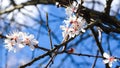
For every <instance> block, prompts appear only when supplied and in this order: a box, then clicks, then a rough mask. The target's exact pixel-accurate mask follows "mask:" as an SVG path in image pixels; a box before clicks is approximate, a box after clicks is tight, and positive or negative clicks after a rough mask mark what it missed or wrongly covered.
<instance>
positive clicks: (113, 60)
mask: <svg viewBox="0 0 120 68" xmlns="http://www.w3.org/2000/svg"><path fill="white" fill-rule="evenodd" d="M103 57H104V58H105V59H104V60H103V62H104V63H105V64H106V63H108V64H109V67H112V63H113V62H115V61H117V59H115V57H113V56H110V55H109V54H107V53H103Z"/></svg>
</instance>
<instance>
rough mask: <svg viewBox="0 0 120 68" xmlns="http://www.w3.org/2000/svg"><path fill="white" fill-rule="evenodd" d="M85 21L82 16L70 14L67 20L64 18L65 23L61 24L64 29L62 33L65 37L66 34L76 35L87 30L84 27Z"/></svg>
mask: <svg viewBox="0 0 120 68" xmlns="http://www.w3.org/2000/svg"><path fill="white" fill-rule="evenodd" d="M84 25H85V22H84V21H82V17H78V18H77V17H76V16H70V17H69V18H68V19H67V20H64V25H62V26H60V28H61V29H62V30H63V32H62V35H63V37H64V38H65V37H66V35H69V37H70V38H71V37H74V36H75V35H78V34H79V32H80V31H82V32H85V30H84V29H83V27H84Z"/></svg>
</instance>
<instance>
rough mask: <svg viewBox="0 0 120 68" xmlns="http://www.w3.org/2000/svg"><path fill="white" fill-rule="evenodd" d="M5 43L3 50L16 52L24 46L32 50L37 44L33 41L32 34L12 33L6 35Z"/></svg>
mask: <svg viewBox="0 0 120 68" xmlns="http://www.w3.org/2000/svg"><path fill="white" fill-rule="evenodd" d="M6 37H7V38H6V39H5V40H4V42H5V44H6V45H5V48H6V49H8V51H14V52H16V50H17V49H20V48H23V47H25V46H26V45H28V46H30V48H31V49H32V50H33V49H34V45H37V44H38V41H37V40H36V39H34V36H33V35H32V34H27V33H25V32H17V31H16V32H12V33H10V34H8V35H6Z"/></svg>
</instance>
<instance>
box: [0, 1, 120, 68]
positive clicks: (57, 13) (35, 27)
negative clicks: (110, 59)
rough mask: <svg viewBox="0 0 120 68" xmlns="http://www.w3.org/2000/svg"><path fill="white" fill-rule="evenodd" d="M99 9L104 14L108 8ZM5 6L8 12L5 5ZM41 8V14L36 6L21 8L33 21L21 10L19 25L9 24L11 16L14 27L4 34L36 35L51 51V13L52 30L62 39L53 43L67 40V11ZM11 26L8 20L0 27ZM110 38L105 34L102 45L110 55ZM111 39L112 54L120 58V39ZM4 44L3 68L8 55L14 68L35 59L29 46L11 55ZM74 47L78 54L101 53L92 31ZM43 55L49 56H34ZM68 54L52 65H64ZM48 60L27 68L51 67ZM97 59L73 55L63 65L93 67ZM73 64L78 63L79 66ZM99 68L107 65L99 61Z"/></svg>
mask: <svg viewBox="0 0 120 68" xmlns="http://www.w3.org/2000/svg"><path fill="white" fill-rule="evenodd" d="M0 1H1V0H0ZM4 1H6V2H5V3H6V5H7V3H9V2H7V1H8V0H4ZM19 1H22V0H19ZM86 1H90V0H86ZM97 1H98V0H97ZM99 1H100V2H102V3H103V4H105V0H104V1H102V0H99ZM116 1H118V0H115V1H114V4H112V6H113V8H112V9H113V10H115V11H116V7H115V6H116V5H118V3H119V2H116ZM16 2H18V1H16ZM19 3H20V2H19ZM19 3H18V4H19ZM2 5H4V4H2ZM84 6H87V7H89V8H91V6H92V4H87V3H85V4H84ZM98 6H99V5H96V7H95V9H96V10H98V11H99V9H101V10H100V11H103V7H104V6H100V7H98ZM2 7H3V9H4V7H5V5H4V6H2ZM38 8H39V11H40V14H39V12H38V11H37V9H36V8H35V7H33V6H27V7H25V9H21V12H23V13H25V14H29V15H30V16H31V17H32V18H33V19H31V18H30V17H26V16H25V15H23V14H22V13H21V12H19V13H18V10H15V11H14V13H16V16H15V17H14V18H15V21H16V22H12V21H9V20H10V19H11V17H12V13H11V14H10V15H8V16H7V17H6V19H8V20H7V24H8V23H10V22H12V25H10V27H8V29H7V30H6V32H4V33H3V34H4V35H6V33H8V32H10V31H12V30H14V28H20V30H21V31H24V32H29V33H31V34H34V35H35V38H37V39H38V40H39V46H41V47H45V48H48V49H49V48H50V46H49V44H50V42H49V37H48V35H47V34H48V32H47V28H46V12H48V17H49V26H50V28H51V31H52V32H54V34H55V36H56V37H57V38H58V39H57V40H59V41H56V39H55V38H54V37H52V39H53V40H52V41H53V44H60V43H61V41H62V39H63V37H62V30H61V29H60V27H59V26H60V25H62V24H63V20H64V19H65V17H66V14H65V9H64V8H62V7H60V8H57V7H56V6H54V5H38ZM26 9H27V10H26ZM33 9H34V10H33ZM111 15H114V13H112V12H111ZM40 16H41V19H42V26H41V25H40V24H39V22H38V21H41V19H40ZM3 17H4V15H3ZM0 21H2V20H0ZM2 23H3V24H2ZM18 23H19V24H23V25H26V26H27V28H26V27H24V26H21V27H19V25H18ZM7 24H6V23H5V21H2V22H1V24H0V25H1V26H0V28H2V27H5V25H7ZM17 26H18V27H17ZM0 31H1V32H2V31H3V29H0ZM38 31H39V32H38ZM116 35H118V34H116ZM86 36H89V38H87V39H85V40H83V41H81V42H79V44H78V45H77V47H76V44H75V43H76V42H77V41H78V40H79V39H80V38H81V37H83V38H84V37H86ZM107 36H108V35H107V34H104V33H103V44H102V45H103V48H104V50H105V51H106V52H108V50H107V48H108V46H107V45H108V44H107V42H106V37H107ZM109 36H110V35H109ZM118 36H119V35H118ZM38 37H39V38H38ZM119 37H120V36H119ZM110 38H111V40H110V41H109V42H110V46H111V47H110V48H111V51H112V54H113V55H115V56H118V57H119V56H120V53H119V49H120V45H119V43H120V42H119V41H118V40H114V38H112V37H111V36H110ZM0 43H1V44H0V50H1V51H0V53H1V56H0V68H5V63H6V56H5V55H6V54H7V59H8V60H7V63H8V66H9V67H10V68H17V67H18V66H20V65H21V64H25V63H27V62H29V61H30V60H31V59H32V54H33V52H32V51H31V50H30V48H29V47H25V48H23V49H21V50H19V51H18V52H17V53H13V52H7V50H6V49H5V48H4V43H3V39H1V40H0ZM70 45H73V48H75V52H77V53H83V54H92V55H96V52H97V47H96V43H95V40H94V39H93V37H92V36H91V32H90V30H87V32H86V33H84V34H83V36H81V35H79V36H77V37H76V38H75V39H74V40H73V41H71V42H70V43H69V44H68V46H70ZM43 53H45V52H44V51H42V50H38V49H36V50H35V51H34V57H37V56H39V55H41V54H43ZM66 55H67V54H60V55H58V56H57V57H56V58H55V60H54V64H53V65H52V67H51V68H56V66H58V65H59V64H60V63H61V60H62V59H63V58H64V57H65V56H66ZM71 56H72V57H71ZM48 58H49V57H48V56H47V57H45V58H43V59H41V60H39V61H37V62H35V63H34V64H33V65H32V66H30V67H27V68H37V67H38V68H39V66H44V65H46V64H47V63H46V62H47V61H46V60H48ZM72 59H74V60H72ZM94 59H95V58H91V57H83V56H74V55H69V56H68V58H66V60H65V62H63V63H64V65H62V67H61V68H75V67H76V68H82V67H83V66H84V68H90V67H91V66H92V63H93V62H94ZM43 61H45V63H44V64H41V63H42V62H43ZM72 62H74V63H75V64H74V63H72ZM77 63H78V64H77ZM115 64H119V63H118V62H116V63H115ZM43 68H44V67H43ZM96 68H104V64H103V61H102V59H98V61H97V64H96ZM113 68H114V65H113Z"/></svg>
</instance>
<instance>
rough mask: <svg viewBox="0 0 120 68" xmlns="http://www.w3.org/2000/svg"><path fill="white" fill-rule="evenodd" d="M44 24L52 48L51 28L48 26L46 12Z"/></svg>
mask: <svg viewBox="0 0 120 68" xmlns="http://www.w3.org/2000/svg"><path fill="white" fill-rule="evenodd" d="M46 26H47V29H48V36H49V39H50V46H51V49H53V46H52V37H51V30H50V27H49V25H48V13H46Z"/></svg>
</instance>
